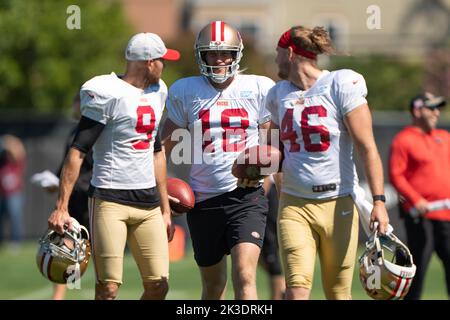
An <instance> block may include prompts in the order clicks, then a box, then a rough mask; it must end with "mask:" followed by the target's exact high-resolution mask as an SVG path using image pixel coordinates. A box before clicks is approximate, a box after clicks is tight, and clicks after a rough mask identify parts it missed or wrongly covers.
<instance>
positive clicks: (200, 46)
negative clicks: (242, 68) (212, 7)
mask: <svg viewBox="0 0 450 320" xmlns="http://www.w3.org/2000/svg"><path fill="white" fill-rule="evenodd" d="M243 49H244V45H243V44H242V38H241V35H240V33H239V31H237V30H236V29H235V28H233V27H232V26H230V25H229V24H227V23H225V22H223V21H213V22H211V23H210V24H208V25H207V26H206V27H204V28H203V29H202V30H200V32H199V33H198V35H197V39H196V40H195V45H194V50H195V58H196V60H197V64H198V66H199V68H200V73H201V74H202V75H204V76H206V77H208V78H210V79H211V80H212V81H214V82H216V83H223V82H225V81H226V80H227V79H228V78H230V77H233V76H234V75H235V74H236V72H237V71H238V69H239V61H241V58H242V50H243ZM207 51H231V52H232V54H233V62H232V63H231V65H230V66H229V67H228V70H227V72H226V73H225V74H215V73H214V69H217V68H223V67H219V66H211V65H208V64H207V63H206V60H205V55H206V52H207Z"/></svg>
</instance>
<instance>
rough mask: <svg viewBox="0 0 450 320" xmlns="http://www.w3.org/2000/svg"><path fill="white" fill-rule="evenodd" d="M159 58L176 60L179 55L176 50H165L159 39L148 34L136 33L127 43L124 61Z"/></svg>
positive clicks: (154, 35) (155, 35) (152, 34)
mask: <svg viewBox="0 0 450 320" xmlns="http://www.w3.org/2000/svg"><path fill="white" fill-rule="evenodd" d="M159 58H163V59H165V60H178V59H179V58H180V53H179V52H178V51H177V50H173V49H167V48H166V46H165V45H164V42H163V41H162V40H161V38H160V37H159V36H158V35H157V34H154V33H150V32H145V33H138V34H136V35H134V36H133V37H132V38H131V39H130V41H128V45H127V49H126V50H125V59H127V60H130V61H136V60H141V61H142V60H143V61H147V60H154V59H159Z"/></svg>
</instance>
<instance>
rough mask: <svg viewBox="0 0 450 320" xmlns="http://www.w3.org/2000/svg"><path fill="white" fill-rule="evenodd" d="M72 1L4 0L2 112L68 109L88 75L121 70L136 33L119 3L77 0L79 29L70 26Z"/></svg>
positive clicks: (0, 6)
mask: <svg viewBox="0 0 450 320" xmlns="http://www.w3.org/2000/svg"><path fill="white" fill-rule="evenodd" d="M72 4H74V1H70V0H58V1H54V0H40V1H35V0H32V1H28V0H1V1H0V31H1V34H2V36H1V37H0V78H1V79H2V84H1V86H0V110H4V109H9V110H11V111H13V110H21V111H22V112H23V111H25V112H26V113H49V112H52V113H55V112H58V111H62V110H67V109H69V106H70V105H71V100H72V98H73V96H74V94H75V92H76V91H77V90H78V89H79V86H80V85H81V84H82V83H83V82H85V81H86V80H87V79H89V78H91V77H93V76H94V75H97V74H104V73H109V72H111V71H112V70H121V69H122V68H123V50H124V44H126V42H127V41H128V38H129V37H130V35H131V34H132V31H131V30H130V27H129V25H128V23H127V22H126V20H125V18H124V16H123V12H122V9H121V5H120V3H119V2H117V1H89V0H77V1H76V5H77V6H79V8H80V11H81V12H80V13H81V15H80V16H81V24H80V26H81V29H73V30H70V29H68V28H67V25H66V21H67V19H68V18H69V17H70V16H71V14H70V13H67V8H68V7H69V6H70V5H72ZM8 112H9V111H8Z"/></svg>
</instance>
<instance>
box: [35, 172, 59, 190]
mask: <svg viewBox="0 0 450 320" xmlns="http://www.w3.org/2000/svg"><path fill="white" fill-rule="evenodd" d="M30 180H31V183H34V184H36V185H38V186H40V187H42V188H48V187H58V186H59V179H58V177H57V176H55V175H54V174H53V173H52V172H50V171H48V170H45V171H42V172H39V173H35V174H33V175H32V176H31V179H30Z"/></svg>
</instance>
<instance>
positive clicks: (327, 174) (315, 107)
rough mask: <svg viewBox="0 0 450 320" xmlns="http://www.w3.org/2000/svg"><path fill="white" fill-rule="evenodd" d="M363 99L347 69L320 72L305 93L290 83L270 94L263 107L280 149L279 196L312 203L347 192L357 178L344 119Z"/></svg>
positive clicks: (358, 80) (362, 87)
mask: <svg viewBox="0 0 450 320" xmlns="http://www.w3.org/2000/svg"><path fill="white" fill-rule="evenodd" d="M366 95H367V88H366V83H365V80H364V78H363V76H362V75H360V74H358V73H356V72H354V71H352V70H338V71H333V72H328V71H323V72H322V74H321V75H320V77H319V78H318V79H317V81H316V82H315V84H314V85H313V86H312V87H311V88H309V89H308V90H306V91H302V90H299V88H298V87H296V86H295V85H294V84H292V83H291V82H289V81H280V82H278V83H277V84H276V85H275V86H274V87H273V88H272V89H271V90H270V91H269V94H268V96H267V100H266V107H267V109H268V110H269V111H270V112H271V113H272V121H273V122H274V123H275V124H277V125H278V126H279V128H280V139H281V141H282V142H283V146H284V147H283V148H284V161H283V187H282V192H285V193H287V194H290V195H294V196H298V197H302V198H313V199H323V198H332V197H337V196H343V195H347V194H350V193H351V192H352V190H353V186H354V185H355V184H357V183H358V177H357V173H356V169H355V164H354V161H353V143H352V140H351V137H350V135H349V132H348V131H347V128H346V126H345V124H344V116H345V115H346V114H347V113H349V112H350V111H352V110H353V109H355V108H356V107H358V106H360V105H362V104H365V103H367V100H366V99H365V97H366Z"/></svg>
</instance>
